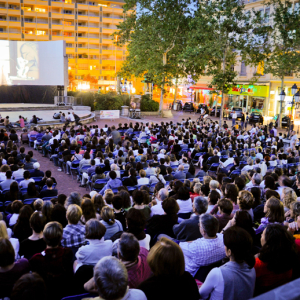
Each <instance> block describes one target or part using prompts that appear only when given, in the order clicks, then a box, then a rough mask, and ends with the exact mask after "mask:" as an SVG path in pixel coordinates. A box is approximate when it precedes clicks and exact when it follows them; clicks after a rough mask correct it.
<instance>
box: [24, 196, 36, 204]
mask: <svg viewBox="0 0 300 300" xmlns="http://www.w3.org/2000/svg"><path fill="white" fill-rule="evenodd" d="M36 199H39V198H30V199H25V200H24V201H23V204H27V205H31V204H32V203H33V202H34V201H35V200H36Z"/></svg>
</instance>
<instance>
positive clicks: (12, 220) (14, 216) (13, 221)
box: [8, 214, 19, 227]
mask: <svg viewBox="0 0 300 300" xmlns="http://www.w3.org/2000/svg"><path fill="white" fill-rule="evenodd" d="M18 218H19V214H12V216H11V217H10V219H9V223H8V225H9V226H10V227H12V226H14V225H15V224H16V223H17V220H18Z"/></svg>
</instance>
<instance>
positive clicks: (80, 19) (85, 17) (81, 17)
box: [77, 15, 89, 21]
mask: <svg viewBox="0 0 300 300" xmlns="http://www.w3.org/2000/svg"><path fill="white" fill-rule="evenodd" d="M77 18H78V21H88V20H89V17H88V16H86V15H77Z"/></svg>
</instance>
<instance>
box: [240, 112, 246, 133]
mask: <svg viewBox="0 0 300 300" xmlns="http://www.w3.org/2000/svg"><path fill="white" fill-rule="evenodd" d="M244 125H245V115H244V114H242V117H241V129H242V130H243V129H244Z"/></svg>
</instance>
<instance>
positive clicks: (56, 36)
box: [52, 35, 66, 41]
mask: <svg viewBox="0 0 300 300" xmlns="http://www.w3.org/2000/svg"><path fill="white" fill-rule="evenodd" d="M61 40H66V39H65V38H64V37H63V36H61V35H52V41H61Z"/></svg>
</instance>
